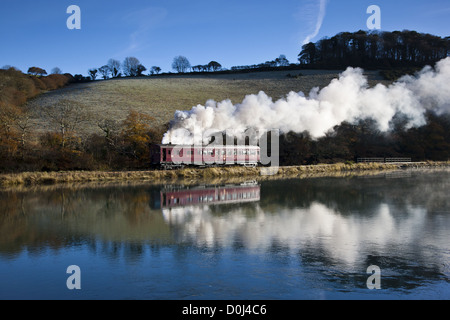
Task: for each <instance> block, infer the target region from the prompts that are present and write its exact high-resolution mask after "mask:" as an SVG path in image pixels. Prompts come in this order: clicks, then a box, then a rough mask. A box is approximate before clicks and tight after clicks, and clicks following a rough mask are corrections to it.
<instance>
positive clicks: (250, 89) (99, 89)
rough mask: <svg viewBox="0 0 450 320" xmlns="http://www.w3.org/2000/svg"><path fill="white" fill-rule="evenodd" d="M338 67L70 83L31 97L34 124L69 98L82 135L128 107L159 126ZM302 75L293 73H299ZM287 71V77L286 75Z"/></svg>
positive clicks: (317, 82)
mask: <svg viewBox="0 0 450 320" xmlns="http://www.w3.org/2000/svg"><path fill="white" fill-rule="evenodd" d="M340 72H341V71H336V70H331V71H327V70H301V72H300V71H273V72H255V73H244V74H222V75H221V74H211V75H185V76H183V75H173V76H159V77H145V78H134V79H130V78H122V79H112V80H105V81H95V82H88V83H80V84H72V85H70V86H68V87H65V88H63V89H59V90H56V91H52V92H48V93H46V94H43V95H40V96H38V97H37V98H35V99H33V100H31V101H30V102H29V103H28V106H29V107H30V108H31V110H33V111H34V112H33V116H32V117H33V118H34V120H35V121H36V122H37V127H39V128H41V130H42V129H45V128H47V129H54V128H50V127H49V121H47V120H48V119H46V114H45V112H43V110H44V109H45V108H46V106H49V105H52V104H55V103H57V102H58V101H61V100H73V101H77V102H79V103H82V104H83V105H84V108H86V113H87V114H89V115H90V116H89V118H90V121H88V122H86V123H85V124H84V127H83V130H84V131H85V133H92V132H97V131H98V130H99V129H98V127H97V125H96V121H97V120H100V119H114V120H118V121H122V120H124V119H125V117H126V116H127V114H128V112H129V110H131V109H132V110H135V111H138V112H142V113H146V114H148V115H150V116H152V117H154V118H155V119H156V120H157V122H158V123H159V124H165V123H167V122H169V121H170V120H171V119H172V118H173V115H174V112H175V111H176V110H189V109H191V108H192V107H193V106H196V105H198V104H202V105H204V104H205V102H206V101H207V100H209V99H213V100H216V101H222V100H225V99H230V100H231V101H232V102H233V103H235V104H236V103H240V102H241V101H242V100H243V99H244V97H245V96H246V95H248V94H256V93H258V92H259V91H261V90H262V91H264V92H265V93H266V94H268V95H269V96H271V97H272V98H273V99H274V100H276V99H279V98H281V97H284V96H286V95H287V94H288V93H289V92H290V91H295V92H299V91H302V92H305V93H306V94H307V93H309V91H310V90H311V89H312V88H314V87H321V88H323V87H324V86H327V85H328V84H329V83H330V81H331V80H332V79H333V78H336V77H337V76H338V75H339V73H340ZM300 73H301V74H302V76H299V74H300ZM289 75H290V76H289ZM367 76H368V77H369V83H370V84H371V85H374V84H376V83H379V82H383V83H386V81H384V80H383V79H382V77H380V76H379V73H378V72H376V71H370V72H367Z"/></svg>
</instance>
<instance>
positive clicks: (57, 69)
mask: <svg viewBox="0 0 450 320" xmlns="http://www.w3.org/2000/svg"><path fill="white" fill-rule="evenodd" d="M51 74H62V70H61V69H60V68H58V67H56V68H53V69H52V72H51Z"/></svg>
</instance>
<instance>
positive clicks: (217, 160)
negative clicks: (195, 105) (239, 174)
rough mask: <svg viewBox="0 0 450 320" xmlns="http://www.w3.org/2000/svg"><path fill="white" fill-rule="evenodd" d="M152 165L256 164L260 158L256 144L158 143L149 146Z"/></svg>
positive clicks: (165, 166) (259, 151)
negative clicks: (199, 144) (197, 144)
mask: <svg viewBox="0 0 450 320" xmlns="http://www.w3.org/2000/svg"><path fill="white" fill-rule="evenodd" d="M150 152H151V162H152V165H157V166H161V167H163V168H168V169H169V168H175V167H184V166H190V165H192V166H220V165H242V166H256V165H258V163H259V162H260V159H261V155H260V153H261V149H260V147H258V146H234V145H231V146H223V145H220V146H219V145H209V146H181V145H173V144H165V145H162V144H159V145H153V146H152V147H151V151H150Z"/></svg>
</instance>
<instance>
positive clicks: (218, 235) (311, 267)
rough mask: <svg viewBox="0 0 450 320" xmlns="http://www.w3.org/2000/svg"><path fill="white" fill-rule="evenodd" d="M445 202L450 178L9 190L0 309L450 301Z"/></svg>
mask: <svg viewBox="0 0 450 320" xmlns="http://www.w3.org/2000/svg"><path fill="white" fill-rule="evenodd" d="M449 190H450V171H449V170H445V169H443V170H404V171H398V172H386V173H380V174H377V175H370V176H353V177H352V176H350V177H328V178H323V177H322V178H307V179H290V180H273V181H261V182H253V181H249V182H245V183H231V184H226V183H221V184H215V185H208V184H200V185H198V184H195V183H189V184H181V183H180V184H172V185H155V184H143V183H140V184H126V185H120V184H118V185H79V186H77V185H71V186H69V185H67V186H43V187H39V188H23V189H8V190H2V191H1V192H0V299H2V300H10V299H138V300H140V299H146V300H160V299H164V300H202V299H207V300H223V299H226V300H241V299H245V300H305V299H313V300H319V299H399V300H403V299H445V300H447V299H450V283H449V280H450V246H449V244H450V197H449ZM71 266H76V267H77V268H78V269H73V267H72V269H71V268H69V267H71ZM369 267H371V268H372V269H370V268H369ZM373 268H375V269H373ZM373 270H376V271H373Z"/></svg>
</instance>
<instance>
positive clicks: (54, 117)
mask: <svg viewBox="0 0 450 320" xmlns="http://www.w3.org/2000/svg"><path fill="white" fill-rule="evenodd" d="M85 109H86V106H84V105H82V104H81V103H79V102H76V101H72V100H66V99H64V100H60V101H59V102H57V103H55V104H53V105H50V106H48V107H47V108H45V113H46V115H47V117H48V119H49V120H50V124H51V125H53V126H54V128H55V130H57V131H58V133H59V134H60V136H61V147H62V148H65V147H66V145H67V142H68V140H69V138H70V137H72V136H73V135H75V134H76V133H77V131H78V130H79V127H80V125H81V124H83V123H85V122H87V121H88V119H89V118H90V117H89V114H88V113H87V112H86V110H85Z"/></svg>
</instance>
